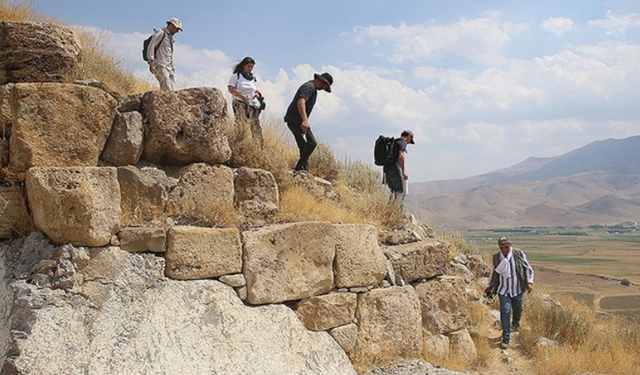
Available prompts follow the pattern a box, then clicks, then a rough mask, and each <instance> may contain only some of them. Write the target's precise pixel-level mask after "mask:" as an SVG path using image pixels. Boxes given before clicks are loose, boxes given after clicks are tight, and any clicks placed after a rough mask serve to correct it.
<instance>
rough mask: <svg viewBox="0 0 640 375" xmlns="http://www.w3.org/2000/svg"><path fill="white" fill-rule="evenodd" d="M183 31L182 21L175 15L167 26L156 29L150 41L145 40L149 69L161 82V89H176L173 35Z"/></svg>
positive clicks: (145, 55)
mask: <svg viewBox="0 0 640 375" xmlns="http://www.w3.org/2000/svg"><path fill="white" fill-rule="evenodd" d="M179 31H182V21H180V20H179V19H177V18H175V17H173V18H171V19H169V20H168V21H167V26H166V27H163V28H162V29H160V30H156V31H155V32H154V33H153V35H151V37H150V39H149V41H148V42H147V41H145V48H146V51H145V53H144V56H143V57H144V58H145V60H146V61H147V62H148V63H149V71H150V72H151V73H153V75H154V76H155V77H156V79H157V80H158V83H160V89H161V90H168V91H173V90H175V86H176V80H175V74H176V68H175V65H174V64H173V36H174V35H175V34H177V33H178V32H179Z"/></svg>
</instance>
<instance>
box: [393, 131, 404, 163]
mask: <svg viewBox="0 0 640 375" xmlns="http://www.w3.org/2000/svg"><path fill="white" fill-rule="evenodd" d="M400 150H402V151H405V152H406V151H407V141H405V140H404V138H398V139H396V140H395V141H394V142H393V151H392V152H393V154H392V155H393V161H392V162H391V165H393V164H396V163H398V152H400Z"/></svg>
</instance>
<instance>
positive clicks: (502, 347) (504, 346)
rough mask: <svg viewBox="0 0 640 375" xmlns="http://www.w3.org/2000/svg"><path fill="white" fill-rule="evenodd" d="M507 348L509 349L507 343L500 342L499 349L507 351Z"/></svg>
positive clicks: (505, 341)
mask: <svg viewBox="0 0 640 375" xmlns="http://www.w3.org/2000/svg"><path fill="white" fill-rule="evenodd" d="M508 347H509V341H507V340H502V342H500V349H507V348H508Z"/></svg>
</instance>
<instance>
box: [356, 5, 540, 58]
mask: <svg viewBox="0 0 640 375" xmlns="http://www.w3.org/2000/svg"><path fill="white" fill-rule="evenodd" d="M526 30H528V26H527V25H526V24H524V23H512V22H502V21H501V20H500V13H498V12H489V13H487V16H486V17H483V18H475V19H466V18H463V19H461V20H460V21H458V22H455V23H452V24H449V25H439V24H428V25H414V26H409V25H407V24H405V23H401V24H400V25H398V26H397V27H396V26H389V25H385V26H379V25H371V26H358V27H355V28H354V30H353V33H354V37H355V39H356V40H357V41H359V42H361V43H365V42H369V43H371V44H373V45H377V44H382V43H383V42H386V41H390V42H391V43H392V44H393V50H394V51H393V52H392V53H390V54H389V56H388V58H389V60H390V61H392V62H394V63H403V62H417V61H422V60H425V59H427V60H428V59H432V58H435V57H439V56H442V55H444V54H453V55H457V56H461V57H464V58H466V59H469V60H471V61H476V62H480V63H483V64H496V63H500V62H502V61H504V58H503V56H502V53H501V51H502V49H503V47H504V46H505V44H506V43H507V42H508V41H510V40H511V39H512V38H513V37H514V36H516V35H517V34H519V33H522V32H524V31H526Z"/></svg>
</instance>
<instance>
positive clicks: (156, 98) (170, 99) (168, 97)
mask: <svg viewBox="0 0 640 375" xmlns="http://www.w3.org/2000/svg"><path fill="white" fill-rule="evenodd" d="M141 112H142V115H143V116H144V117H145V118H146V121H147V129H146V131H147V132H146V138H145V141H144V152H143V158H144V159H145V160H148V161H150V162H153V163H156V164H162V165H187V164H191V163H200V162H205V163H209V164H219V163H224V162H226V161H227V160H229V158H230V157H231V148H230V147H229V140H228V139H227V135H226V133H225V132H226V127H227V122H228V117H229V115H228V113H227V101H226V100H225V99H224V96H223V95H222V93H221V92H220V90H218V89H216V88H207V87H200V88H192V89H187V90H179V91H153V92H148V93H146V94H145V95H144V97H143V98H142V108H141Z"/></svg>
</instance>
